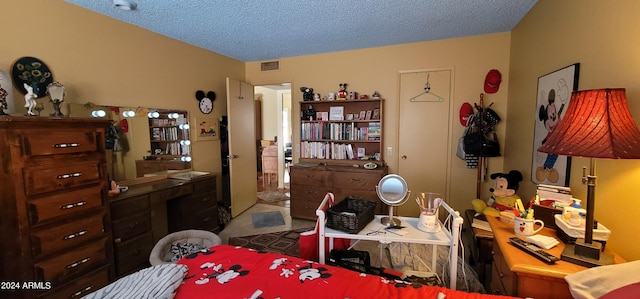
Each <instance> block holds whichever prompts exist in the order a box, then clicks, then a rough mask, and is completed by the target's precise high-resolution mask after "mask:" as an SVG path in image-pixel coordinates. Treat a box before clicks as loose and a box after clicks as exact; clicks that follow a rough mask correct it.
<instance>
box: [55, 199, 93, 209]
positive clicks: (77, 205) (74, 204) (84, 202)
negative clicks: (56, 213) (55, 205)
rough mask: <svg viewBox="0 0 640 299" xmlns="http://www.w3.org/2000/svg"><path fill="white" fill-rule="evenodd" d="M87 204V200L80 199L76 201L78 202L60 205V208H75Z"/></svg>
mask: <svg viewBox="0 0 640 299" xmlns="http://www.w3.org/2000/svg"><path fill="white" fill-rule="evenodd" d="M85 204H87V202H86V201H79V202H76V203H71V204H68V205H64V206H60V210H68V209H73V208H77V207H81V206H84V205H85Z"/></svg>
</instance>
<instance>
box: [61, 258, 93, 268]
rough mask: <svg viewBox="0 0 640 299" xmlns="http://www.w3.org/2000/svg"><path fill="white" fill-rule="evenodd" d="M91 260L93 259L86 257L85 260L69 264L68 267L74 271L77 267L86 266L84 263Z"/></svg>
mask: <svg viewBox="0 0 640 299" xmlns="http://www.w3.org/2000/svg"><path fill="white" fill-rule="evenodd" d="M90 259H91V258H89V257H85V258H83V259H81V260H79V261H77V262H74V263H71V264H68V265H67V269H73V268H75V267H78V266H80V265H82V264H84V263H86V262H88V261H89V260H90Z"/></svg>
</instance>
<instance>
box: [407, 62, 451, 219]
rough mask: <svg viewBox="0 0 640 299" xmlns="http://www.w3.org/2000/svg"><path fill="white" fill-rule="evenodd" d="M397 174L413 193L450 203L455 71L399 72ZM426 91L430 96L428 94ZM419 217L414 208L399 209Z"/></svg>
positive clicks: (414, 206) (413, 206) (416, 209)
mask: <svg viewBox="0 0 640 299" xmlns="http://www.w3.org/2000/svg"><path fill="white" fill-rule="evenodd" d="M399 76H400V80H399V82H400V88H399V91H400V95H399V101H400V105H399V110H400V111H399V113H400V115H399V117H398V120H399V131H398V151H397V152H398V174H400V175H401V176H402V177H403V178H405V180H406V181H407V184H408V185H409V188H410V190H411V191H412V192H413V194H412V195H411V197H412V198H411V201H409V202H413V198H414V197H415V196H416V194H417V193H418V192H438V193H441V194H444V195H445V200H446V199H447V191H448V182H449V176H450V173H449V172H450V171H449V165H450V164H451V154H450V150H451V146H450V144H451V141H450V139H451V134H450V131H451V120H450V118H451V111H452V92H453V88H452V87H453V86H452V84H453V83H452V80H453V69H452V68H447V69H429V70H420V71H411V72H400V74H399ZM425 87H426V88H427V91H428V92H425ZM399 213H400V214H402V215H412V216H417V215H418V214H419V210H418V207H417V205H415V204H405V205H402V206H400V207H399Z"/></svg>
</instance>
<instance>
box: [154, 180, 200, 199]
mask: <svg viewBox="0 0 640 299" xmlns="http://www.w3.org/2000/svg"><path fill="white" fill-rule="evenodd" d="M191 193H193V188H192V186H191V184H186V185H179V186H175V187H171V188H169V189H165V190H162V191H159V192H154V193H151V195H150V196H149V198H150V199H151V202H153V203H155V202H160V201H167V200H169V199H172V198H176V197H180V196H183V195H187V194H191Z"/></svg>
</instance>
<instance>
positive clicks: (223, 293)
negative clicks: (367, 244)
mask: <svg viewBox="0 0 640 299" xmlns="http://www.w3.org/2000/svg"><path fill="white" fill-rule="evenodd" d="M174 295H175V298H176V299H184V298H189V299H190V298H253V299H257V298H265V299H266V298H282V299H285V298H305V297H306V298H353V299H355V298H367V299H370V298H403V299H404V298H438V299H444V298H446V299H451V298H511V297H504V296H494V295H487V294H480V293H468V292H463V291H456V290H451V289H447V288H444V287H433V286H424V285H421V284H418V283H408V282H404V281H402V280H391V279H387V278H383V277H380V276H376V275H369V274H362V273H359V272H355V271H351V270H347V269H344V268H338V267H334V266H329V265H325V264H319V263H316V262H312V261H307V260H304V259H301V258H296V257H291V256H286V255H282V254H276V253H268V252H260V251H256V250H253V249H248V248H244V247H238V246H231V245H225V244H222V245H216V246H213V247H210V248H208V249H205V250H201V251H199V252H196V253H193V254H190V255H187V256H185V257H184V258H182V259H181V260H179V261H178V262H177V263H176V264H163V265H158V266H153V267H150V268H146V269H143V270H141V271H139V272H136V273H134V274H131V275H129V276H126V277H123V278H121V279H119V280H117V281H115V282H113V283H111V284H109V285H107V286H106V287H104V288H102V289H100V290H98V291H96V292H94V293H92V294H89V295H87V296H86V297H85V298H173V296H174Z"/></svg>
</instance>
